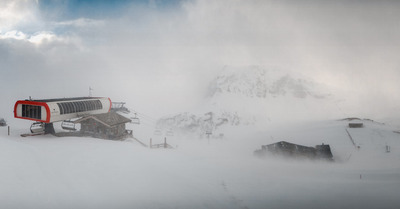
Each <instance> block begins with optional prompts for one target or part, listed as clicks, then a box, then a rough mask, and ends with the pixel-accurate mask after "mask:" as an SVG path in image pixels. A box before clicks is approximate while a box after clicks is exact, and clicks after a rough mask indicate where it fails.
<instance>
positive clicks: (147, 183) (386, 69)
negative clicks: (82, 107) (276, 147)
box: [0, 0, 400, 208]
mask: <svg viewBox="0 0 400 209" xmlns="http://www.w3.org/2000/svg"><path fill="white" fill-rule="evenodd" d="M95 2H96V1H93V2H92V1H63V0H55V1H47V0H37V1H29V0H21V1H13V0H2V1H1V2H0V84H1V87H2V93H1V95H2V97H3V99H2V101H1V102H0V118H3V117H4V118H5V119H6V120H7V122H8V123H9V124H10V125H11V127H12V133H11V136H6V132H5V129H2V130H1V140H0V143H1V144H2V146H0V147H1V148H0V149H2V151H1V152H0V153H1V156H2V157H1V158H0V159H2V160H0V165H1V166H0V167H1V168H2V171H3V172H2V173H3V174H2V175H0V183H1V184H0V185H3V186H4V187H3V188H5V189H3V190H1V189H0V200H2V201H0V202H3V203H4V205H3V206H8V207H14V206H19V207H20V208H29V207H30V205H34V206H38V207H41V208H54V207H58V206H62V207H65V208H68V207H75V208H85V206H86V208H116V207H117V208H131V207H132V206H136V207H137V208H264V207H265V206H266V205H267V206H269V207H270V208H314V207H319V208H339V207H353V208H379V207H380V206H382V205H383V206H387V207H386V208H396V206H398V205H399V201H398V200H397V197H396V194H398V192H399V189H398V188H400V187H398V183H399V176H398V173H399V168H398V166H397V165H396V164H395V163H394V162H398V160H399V155H398V153H397V152H398V150H399V148H400V146H399V143H398V134H396V133H394V132H393V131H396V130H397V129H396V128H394V127H391V126H390V127H389V126H384V125H382V124H376V123H375V122H368V125H367V126H366V127H367V129H365V132H362V131H360V132H355V134H359V135H358V136H359V139H360V141H359V144H360V145H361V146H362V149H361V151H360V152H359V151H357V150H355V149H354V147H353V146H352V145H351V144H350V143H349V140H348V138H347V137H348V136H347V135H346V132H344V129H345V127H346V126H347V122H343V121H342V122H338V121H336V119H340V118H346V117H360V118H371V119H376V120H379V121H380V120H383V119H387V120H389V119H390V120H391V121H392V122H394V123H395V124H396V123H397V124H396V125H400V122H399V121H400V120H399V119H398V118H399V117H400V84H399V82H398V79H399V78H400V62H399V59H398V54H400V45H399V44H400V41H399V39H398V37H400V27H399V22H398V20H399V19H400V2H398V1H389V0H387V1H370V0H351V1H346V0H339V1H318V0H298V1H295V0H284V1H274V0H265V1H261V0H260V1H258V0H249V1H245V0H221V1H213V0H187V1H186V0H182V1H158V0H149V1H140V0H139V1H115V2H113V3H110V2H109V1H98V2H97V3H95ZM249 66H259V67H260V68H261V69H266V70H269V69H277V70H278V71H282V72H283V71H284V72H285V73H286V72H287V73H288V74H290V75H301V76H302V78H303V77H304V78H307V79H308V78H309V79H310V80H312V81H315V82H316V83H318V84H321V86H323V90H321V89H318V90H321V91H323V93H327V94H329V95H330V96H329V97H327V98H326V99H320V100H318V99H313V98H312V99H309V98H310V97H307V99H304V100H299V99H297V98H291V97H284V98H280V97H279V96H278V97H277V98H275V97H272V96H271V97H267V99H259V98H250V99H249V98H248V97H244V96H243V95H239V96H238V97H235V95H233V96H232V95H231V94H228V95H223V96H222V97H220V98H217V99H214V100H213V98H207V93H208V91H209V86H210V83H211V82H212V81H213V80H214V79H215V78H217V77H218V76H219V75H221V73H222V72H224V69H227V68H228V69H240V70H243V69H244V70H246V69H248V68H251V67H249ZM227 77H229V75H227ZM89 88H90V89H93V90H92V91H91V93H92V95H93V96H102V97H103V96H104V97H109V98H111V100H112V101H116V102H120V101H122V102H126V103H127V104H126V105H127V106H128V107H129V108H130V109H131V110H132V112H134V111H136V112H138V113H139V114H140V117H141V120H142V122H143V124H141V125H140V126H133V125H131V124H130V127H129V128H131V129H133V130H134V133H135V136H136V137H137V138H139V139H140V140H143V141H144V142H146V143H148V142H147V140H148V139H149V138H151V137H153V140H154V141H155V142H156V143H158V142H160V143H161V142H162V141H163V138H162V137H161V136H159V137H158V138H157V136H154V134H153V131H154V129H155V126H154V124H155V122H156V121H157V120H158V119H159V118H160V117H164V116H166V115H174V114H177V113H181V112H191V113H198V114H200V115H202V116H203V115H204V113H206V112H208V111H213V110H212V109H207V108H213V107H214V108H215V107H218V108H221V109H222V107H223V106H222V105H220V106H213V105H214V103H216V102H221V104H226V103H231V104H230V105H228V106H229V107H230V108H231V110H234V111H236V110H237V109H240V110H244V111H243V112H246V113H251V114H253V115H255V116H259V117H262V118H263V119H264V120H266V121H262V122H265V123H261V124H253V125H254V127H252V126H251V125H249V126H244V127H242V126H238V127H236V126H230V127H226V128H225V129H222V131H224V133H225V138H224V139H223V140H215V139H211V140H207V139H206V138H203V139H198V138H196V137H193V138H191V136H190V137H187V136H179V137H178V134H176V136H175V137H169V139H168V140H170V141H169V143H171V144H172V145H173V147H174V148H175V149H173V150H150V149H145V148H142V147H140V145H138V144H136V143H135V141H134V140H132V139H129V140H127V141H123V142H119V141H118V142H115V141H107V140H98V139H89V138H76V137H69V138H52V137H51V136H39V137H37V138H29V139H25V138H21V137H20V136H19V135H20V134H22V133H25V132H28V131H29V125H30V123H31V121H25V120H18V119H14V118H13V107H14V104H15V102H16V101H17V100H21V99H28V98H32V99H48V98H63V97H80V96H88V95H89V93H90V92H89ZM225 98H226V99H225ZM210 101H211V102H210ZM230 101H232V102H230ZM228 106H226V107H228ZM234 111H232V112H234ZM239 114H240V112H239ZM268 114H270V115H268ZM278 119H279V120H282V121H277V120H278ZM316 119H318V122H314V123H311V124H310V123H299V121H310V120H316ZM333 119H335V120H333ZM322 121H323V122H322ZM365 123H367V122H365ZM363 131H364V129H363ZM361 139H362V140H364V141H361ZM282 140H288V141H292V142H296V143H299V144H303V145H306V146H315V145H317V144H321V143H328V144H331V146H332V150H333V154H334V156H335V163H331V164H329V163H326V162H319V161H318V162H314V161H300V162H299V161H296V160H294V161H293V160H284V159H280V158H277V159H275V158H272V159H257V158H255V157H254V156H253V155H252V152H253V151H254V150H255V149H259V148H260V146H261V145H265V144H269V143H274V142H276V141H282ZM385 143H386V144H385ZM387 144H389V145H391V146H392V147H393V152H392V153H390V154H382V153H383V151H382V150H383V147H384V146H385V145H387ZM364 148H365V149H364ZM132 159H134V160H132ZM137 159H141V161H138V160H137ZM142 159H144V160H142ZM159 162H161V163H159ZM25 171H27V172H25ZM94 173H96V175H94ZM159 174H163V175H164V176H162V177H160V175H159ZM293 174H296V175H295V176H294V175H293ZM361 174H363V175H365V178H364V179H363V180H365V181H361V180H360V177H359V176H360V175H361ZM43 185H44V186H43ZM127 185H129V186H127ZM171 188H172V189H171ZM32 194H34V196H32ZM17 196H20V197H21V199H22V200H24V201H22V200H20V199H18V198H16V197H17ZM338 199H339V200H341V201H337V200H338Z"/></svg>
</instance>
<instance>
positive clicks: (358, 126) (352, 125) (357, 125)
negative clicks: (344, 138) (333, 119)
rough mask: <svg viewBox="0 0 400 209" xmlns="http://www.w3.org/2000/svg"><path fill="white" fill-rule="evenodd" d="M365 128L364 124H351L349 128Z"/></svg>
mask: <svg viewBox="0 0 400 209" xmlns="http://www.w3.org/2000/svg"><path fill="white" fill-rule="evenodd" d="M362 127H364V124H363V123H349V128H362Z"/></svg>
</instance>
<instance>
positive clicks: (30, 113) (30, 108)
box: [22, 104, 42, 120]
mask: <svg viewBox="0 0 400 209" xmlns="http://www.w3.org/2000/svg"><path fill="white" fill-rule="evenodd" d="M22 117H24V118H33V119H39V120H41V119H42V107H41V106H36V105H26V104H23V105H22Z"/></svg>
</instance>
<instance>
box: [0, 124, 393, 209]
mask: <svg viewBox="0 0 400 209" xmlns="http://www.w3.org/2000/svg"><path fill="white" fill-rule="evenodd" d="M10 122H11V123H12V121H10ZM362 122H363V123H364V128H360V129H351V130H350V129H349V128H348V127H347V125H348V123H349V121H346V120H329V121H317V122H309V123H292V124H284V125H282V124H275V123H273V124H270V126H268V127H265V130H264V131H262V132H252V131H247V132H246V130H239V128H234V129H233V130H231V131H230V133H232V134H231V135H226V136H225V138H224V139H212V138H211V139H209V140H187V138H176V137H169V138H168V143H169V144H171V145H172V146H173V147H175V149H169V150H161V149H148V148H144V147H142V146H140V145H138V144H137V143H134V142H133V141H131V140H127V141H108V140H100V139H93V138H74V137H67V138H56V137H53V136H35V137H27V138H22V137H20V136H19V133H20V132H21V133H23V131H16V130H15V129H22V128H24V127H15V128H14V129H12V132H11V133H12V135H11V136H7V130H6V128H0V169H1V172H0V185H1V188H0V208H20V209H24V208H60V209H62V208H76V209H79V208H85V209H87V208H89V209H90V208H96V209H102V208H116V209H125V208H127V209H128V208H148V209H153V208H154V209H155V208H157V209H159V208H161V209H163V208H219V209H222V208H229V209H231V208H251V209H264V208H278V209H279V208H300V209H302V208H393V209H394V208H398V206H399V205H400V200H399V198H398V194H399V193H400V166H399V164H398V163H397V162H398V161H399V160H400V134H398V133H395V132H393V131H396V130H397V129H395V128H392V127H390V126H387V125H384V124H381V123H376V122H373V121H370V120H364V121H362ZM346 129H349V132H350V133H351V134H352V136H353V138H354V141H355V143H356V144H357V145H359V146H360V149H357V148H355V146H354V145H353V144H352V142H351V141H350V139H349V137H348V135H347V133H346ZM25 131H27V128H26V130H25ZM142 140H143V141H144V142H146V140H144V139H142ZM157 140H160V142H162V139H156V138H153V143H158V141H157ZM281 140H285V141H289V142H292V143H296V144H302V145H306V146H314V145H316V144H321V143H325V144H330V146H331V149H332V152H333V155H334V158H335V162H333V163H327V162H322V161H321V162H319V161H307V160H285V159H281V158H267V159H259V158H257V157H255V156H253V151H254V150H255V149H259V148H260V146H261V145H265V144H269V143H274V142H277V141H281ZM386 145H389V146H390V147H391V152H390V153H386V150H385V146H386Z"/></svg>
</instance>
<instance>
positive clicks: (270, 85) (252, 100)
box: [157, 66, 338, 137]
mask: <svg viewBox="0 0 400 209" xmlns="http://www.w3.org/2000/svg"><path fill="white" fill-rule="evenodd" d="M204 87H205V88H208V93H207V94H206V96H205V98H204V103H203V104H201V106H200V107H199V108H198V109H196V110H193V111H192V112H183V113H178V114H175V115H170V116H166V117H163V118H161V119H160V120H159V121H158V122H157V128H158V129H164V130H165V129H171V130H175V131H176V132H178V133H184V134H191V135H197V136H200V137H204V136H205V135H206V133H210V132H211V133H213V135H214V134H217V136H214V137H218V135H219V134H218V133H219V132H223V129H224V127H238V126H249V127H254V126H262V125H263V124H265V123H268V122H270V121H277V120H280V121H281V120H297V119H299V118H301V119H310V118H313V117H314V118H315V117H319V116H320V115H324V116H326V115H328V114H331V113H335V114H336V113H337V111H338V110H337V107H335V105H334V103H333V102H332V98H333V96H332V95H331V94H330V93H329V90H327V88H326V87H325V86H323V85H322V84H319V83H317V82H314V81H313V80H311V79H309V78H305V77H304V76H302V75H299V74H295V73H292V72H290V71H287V70H283V69H279V68H276V67H262V66H245V67H230V66H225V67H224V68H223V69H222V70H221V72H219V74H218V75H216V76H215V78H214V79H212V80H211V81H210V82H209V83H208V84H207V83H205V84H204ZM336 115H337V114H336ZM336 117H337V116H336ZM328 118H333V117H331V116H330V117H328Z"/></svg>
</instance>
